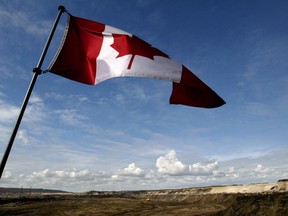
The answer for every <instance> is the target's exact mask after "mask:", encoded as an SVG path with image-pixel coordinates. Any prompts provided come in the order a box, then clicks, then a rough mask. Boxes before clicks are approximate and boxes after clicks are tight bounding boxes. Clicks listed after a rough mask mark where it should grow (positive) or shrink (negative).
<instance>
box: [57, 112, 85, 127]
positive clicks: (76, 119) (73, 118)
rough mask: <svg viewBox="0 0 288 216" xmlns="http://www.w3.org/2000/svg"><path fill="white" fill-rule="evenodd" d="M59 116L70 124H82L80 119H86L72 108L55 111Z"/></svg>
mask: <svg viewBox="0 0 288 216" xmlns="http://www.w3.org/2000/svg"><path fill="white" fill-rule="evenodd" d="M55 113H56V114H58V115H59V118H60V119H61V120H62V121H63V122H64V123H66V124H68V125H72V126H79V125H82V121H83V120H85V119H86V117H85V116H83V115H80V114H78V113H77V111H76V110H74V109H64V110H57V111H55Z"/></svg>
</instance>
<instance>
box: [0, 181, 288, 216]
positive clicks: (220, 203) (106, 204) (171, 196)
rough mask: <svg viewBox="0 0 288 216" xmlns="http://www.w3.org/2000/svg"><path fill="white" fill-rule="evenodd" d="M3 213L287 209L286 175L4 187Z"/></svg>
mask: <svg viewBox="0 0 288 216" xmlns="http://www.w3.org/2000/svg"><path fill="white" fill-rule="evenodd" d="M0 215H1V216H6V215H7V216H8V215H9V216H10V215H21V216H22V215H37V216H38V215H39V216H41V215H43V216H44V215H45V216H46V215H47V216H48V215H59V216H61V215H69V216H80V215H181V216H182V215H184V216H185V215H209V216H212V215H225V216H226V215H227V216H233V215H261V216H265V215H267V216H268V215H269V216H273V215H279V216H280V215H281V216H282V215H288V181H287V180H279V181H278V182H277V183H266V184H264V183H262V184H248V185H234V186H214V187H198V188H186V189H175V190H151V191H114V192H111V191H90V192H87V193H66V192H61V191H58V192H55V191H49V192H47V191H45V190H43V191H41V190H40V191H39V190H38V191H37V190H31V189H30V190H28V189H26V191H25V190H23V189H21V192H19V190H18V191H15V190H14V191H13V190H11V189H10V190H9V189H5V188H0Z"/></svg>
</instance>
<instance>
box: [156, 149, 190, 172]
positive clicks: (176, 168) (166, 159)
mask: <svg viewBox="0 0 288 216" xmlns="http://www.w3.org/2000/svg"><path fill="white" fill-rule="evenodd" d="M156 167H157V168H158V172H159V173H161V174H168V175H181V174H187V171H188V167H187V166H186V165H184V164H183V163H182V162H181V161H179V160H178V159H177V157H176V152H175V151H174V150H171V151H169V152H168V154H166V155H165V156H161V157H159V158H158V159H157V161H156Z"/></svg>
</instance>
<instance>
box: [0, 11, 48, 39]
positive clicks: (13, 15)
mask: <svg viewBox="0 0 288 216" xmlns="http://www.w3.org/2000/svg"><path fill="white" fill-rule="evenodd" d="M0 25H2V26H3V25H5V26H13V27H19V28H22V29H23V30H24V31H26V32H27V33H31V34H34V35H40V36H42V35H47V33H48V32H49V30H50V28H51V22H50V21H43V20H42V21H41V22H40V21H39V22H37V23H35V21H31V19H30V17H29V16H28V14H26V13H24V12H21V11H13V12H12V11H9V10H5V9H4V8H0Z"/></svg>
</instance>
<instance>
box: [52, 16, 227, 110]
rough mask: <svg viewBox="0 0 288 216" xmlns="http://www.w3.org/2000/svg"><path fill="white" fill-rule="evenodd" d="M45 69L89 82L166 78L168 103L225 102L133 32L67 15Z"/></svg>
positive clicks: (212, 104)
mask: <svg viewBox="0 0 288 216" xmlns="http://www.w3.org/2000/svg"><path fill="white" fill-rule="evenodd" d="M48 71H50V72H52V73H54V74H58V75H60V76H63V77H66V78H68V79H71V80H74V81H77V82H81V83H85V84H89V85H96V84H97V83H99V82H102V81H104V80H107V79H110V78H113V77H121V76H130V77H145V78H156V79H162V80H168V81H172V82H173V91H172V94H171V97H170V103H171V104H182V105H188V106H196V107H205V108H214V107H219V106H221V105H223V104H225V101H224V100H223V99H222V98H221V97H219V96H218V95H217V94H216V93H215V92H214V91H213V90H212V89H210V88H209V87H208V86H207V85H206V84H205V83H204V82H202V81H201V80H200V79H199V78H198V77H196V76H195V75H194V74H193V73H192V72H191V71H189V70H188V69H187V68H186V67H185V66H183V65H182V64H179V63H177V62H175V61H173V60H172V59H171V58H169V56H168V55H167V54H165V53H163V52H162V51H160V50H158V49H156V48H154V47H152V46H151V45H150V44H148V43H147V42H145V41H143V40H141V39H140V38H138V37H136V36H135V35H132V34H130V33H128V32H125V31H123V30H120V29H117V28H114V27H111V26H109V25H105V24H102V23H98V22H95V21H91V20H87V19H83V18H79V17H74V16H72V15H70V14H69V15H68V23H67V27H66V31H65V34H64V37H63V40H62V43H61V45H60V47H59V49H58V52H57V53H56V55H55V57H54V59H53V61H52V62H51V64H50V66H49V68H48Z"/></svg>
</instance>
